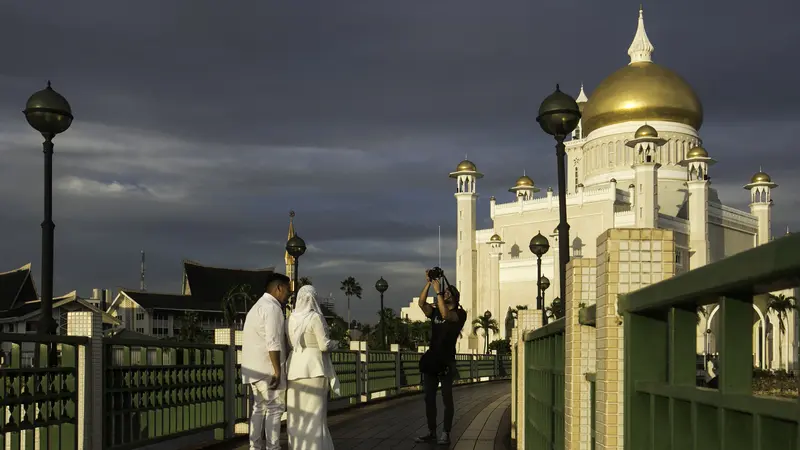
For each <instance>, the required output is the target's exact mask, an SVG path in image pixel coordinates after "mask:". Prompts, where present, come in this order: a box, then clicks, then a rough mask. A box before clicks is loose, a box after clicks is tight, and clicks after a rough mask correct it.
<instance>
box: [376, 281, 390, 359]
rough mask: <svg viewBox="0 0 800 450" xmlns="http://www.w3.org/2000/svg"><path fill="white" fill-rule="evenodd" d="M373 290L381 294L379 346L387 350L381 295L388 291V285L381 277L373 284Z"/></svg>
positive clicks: (387, 342)
mask: <svg viewBox="0 0 800 450" xmlns="http://www.w3.org/2000/svg"><path fill="white" fill-rule="evenodd" d="M375 289H377V290H378V292H380V293H381V315H380V320H381V323H380V328H381V344H382V345H383V349H384V350H388V349H389V341H387V340H386V320H385V318H384V314H385V311H384V309H383V293H384V292H386V290H387V289H389V283H388V282H387V281H386V280H384V279H383V277H381V279H380V280H378V281H377V282H375Z"/></svg>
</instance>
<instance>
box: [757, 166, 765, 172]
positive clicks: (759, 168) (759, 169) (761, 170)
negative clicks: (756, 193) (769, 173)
mask: <svg viewBox="0 0 800 450" xmlns="http://www.w3.org/2000/svg"><path fill="white" fill-rule="evenodd" d="M758 171H759V172H763V171H764V169H762V168H761V164H759V165H758Z"/></svg>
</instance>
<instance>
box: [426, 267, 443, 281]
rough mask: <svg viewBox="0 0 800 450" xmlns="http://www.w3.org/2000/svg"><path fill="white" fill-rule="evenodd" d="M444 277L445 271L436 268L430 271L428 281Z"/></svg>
mask: <svg viewBox="0 0 800 450" xmlns="http://www.w3.org/2000/svg"><path fill="white" fill-rule="evenodd" d="M443 276H444V271H443V270H442V268H441V267H434V268H433V269H429V270H428V279H429V280H436V279H439V278H442V277H443Z"/></svg>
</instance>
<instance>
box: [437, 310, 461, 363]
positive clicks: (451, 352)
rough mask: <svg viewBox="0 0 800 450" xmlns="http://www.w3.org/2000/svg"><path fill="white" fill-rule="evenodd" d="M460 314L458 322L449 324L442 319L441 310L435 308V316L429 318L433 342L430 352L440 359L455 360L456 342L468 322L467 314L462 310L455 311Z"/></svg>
mask: <svg viewBox="0 0 800 450" xmlns="http://www.w3.org/2000/svg"><path fill="white" fill-rule="evenodd" d="M455 312H456V314H458V321H457V322H448V321H446V320H444V319H443V318H442V315H441V313H439V308H437V307H435V306H434V308H433V314H431V315H430V316H428V318H430V319H431V342H430V350H431V352H433V353H436V354H437V355H438V356H439V357H440V358H448V359H455V357H456V342H458V334H459V333H461V329H462V328H464V324H465V323H466V322H467V312H466V311H464V310H463V309H461V308H457V309H456V310H455Z"/></svg>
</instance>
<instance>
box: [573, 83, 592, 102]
mask: <svg viewBox="0 0 800 450" xmlns="http://www.w3.org/2000/svg"><path fill="white" fill-rule="evenodd" d="M588 101H589V97H587V96H586V92H583V83H581V91H580V92H579V93H578V98H576V99H575V102H576V103H586V102H588Z"/></svg>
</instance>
